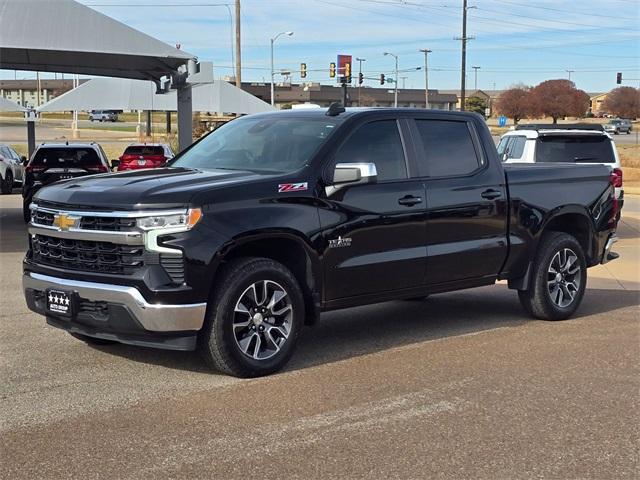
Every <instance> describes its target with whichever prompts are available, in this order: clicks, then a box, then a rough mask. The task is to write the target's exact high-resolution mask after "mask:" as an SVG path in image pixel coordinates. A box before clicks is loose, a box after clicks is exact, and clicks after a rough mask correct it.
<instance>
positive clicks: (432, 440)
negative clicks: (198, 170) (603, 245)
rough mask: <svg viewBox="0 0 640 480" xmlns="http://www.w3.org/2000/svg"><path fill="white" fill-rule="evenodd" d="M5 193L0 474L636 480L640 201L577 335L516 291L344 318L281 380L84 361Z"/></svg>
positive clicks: (86, 354) (631, 209)
mask: <svg viewBox="0 0 640 480" xmlns="http://www.w3.org/2000/svg"><path fill="white" fill-rule="evenodd" d="M20 207H21V203H20V196H19V195H9V196H2V197H0V273H1V275H0V281H1V285H2V287H1V289H0V378H1V379H2V382H1V383H0V432H1V433H0V435H1V436H2V447H1V450H0V455H1V457H0V458H1V462H0V463H1V465H2V467H1V468H2V470H0V471H1V472H2V473H1V474H0V477H2V478H12V479H14V478H29V479H31V478H62V477H65V478H66V477H77V478H156V477H163V478H166V477H171V478H225V479H226V478H246V477H247V476H253V477H258V478H266V477H273V478H338V477H339V478H431V477H438V478H483V479H485V478H486V479H507V478H508V479H513V478H533V477H535V478H593V479H609V478H638V476H639V468H640V456H639V449H638V447H639V445H640V409H639V407H640V314H639V309H638V305H639V303H640V302H639V300H640V242H639V239H640V197H632V196H628V198H627V201H626V204H625V209H624V211H623V222H622V223H621V225H620V228H619V235H620V237H621V241H620V242H619V243H618V244H617V245H616V249H615V250H616V251H618V252H619V253H620V254H621V258H620V259H619V260H617V261H615V262H612V263H610V264H608V265H605V266H598V267H596V268H594V269H591V270H590V272H589V273H590V276H589V286H588V291H587V294H586V296H585V300H584V302H583V305H582V307H581V308H580V310H579V312H578V314H577V315H576V316H575V318H573V319H572V320H569V321H564V322H555V323H554V322H543V321H535V320H531V319H530V318H528V317H527V316H526V315H525V314H524V313H523V311H522V310H521V308H520V305H519V303H518V300H517V296H516V295H515V294H514V292H512V291H509V290H508V289H507V288H506V285H503V284H499V285H496V286H494V287H486V288H480V289H474V290H470V291H465V292H456V293H450V294H443V295H436V296H433V297H431V298H430V299H428V300H427V301H425V302H389V303H385V304H380V305H373V306H368V307H361V308H355V309H349V310H344V311H340V312H332V313H329V314H325V315H323V318H322V321H321V322H320V324H319V325H318V326H316V327H315V328H313V329H308V330H306V331H305V332H304V334H303V337H302V339H301V342H300V344H299V347H298V350H297V352H296V355H295V356H294V358H293V359H292V361H291V362H290V364H289V366H288V367H287V369H286V370H285V371H284V372H283V373H281V374H278V375H274V376H271V377H267V378H261V379H255V380H238V379H235V378H230V377H225V376H222V375H218V374H216V373H212V372H209V371H207V370H206V369H205V368H203V366H202V365H201V363H200V362H199V360H198V358H197V357H196V356H195V354H191V353H184V352H165V351H157V350H151V349H142V348H134V347H129V346H124V345H116V346H106V347H99V348H96V347H89V346H87V345H85V344H84V343H82V342H80V341H78V340H76V339H74V338H72V337H71V336H69V335H68V334H66V333H64V332H62V331H59V330H56V329H54V328H52V327H49V326H46V325H45V322H44V320H43V319H42V318H41V317H38V316H37V315H34V314H31V313H30V312H29V311H28V310H27V308H26V305H25V303H24V300H23V297H22V291H21V259H22V256H23V254H24V251H25V245H26V233H25V227H24V225H23V223H22V221H21V210H20Z"/></svg>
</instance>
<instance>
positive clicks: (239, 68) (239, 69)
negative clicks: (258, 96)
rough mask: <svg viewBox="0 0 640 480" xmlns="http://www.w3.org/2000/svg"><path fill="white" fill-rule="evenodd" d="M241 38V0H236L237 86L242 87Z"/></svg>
mask: <svg viewBox="0 0 640 480" xmlns="http://www.w3.org/2000/svg"><path fill="white" fill-rule="evenodd" d="M240 38H241V36H240V0H236V87H238V88H242V60H241V59H242V53H241V40H240Z"/></svg>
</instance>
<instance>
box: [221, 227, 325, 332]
mask: <svg viewBox="0 0 640 480" xmlns="http://www.w3.org/2000/svg"><path fill="white" fill-rule="evenodd" d="M241 257H264V258H270V259H272V260H275V261H277V262H279V263H281V264H283V265H284V266H285V267H287V268H288V269H289V270H291V272H292V273H293V275H294V276H295V278H296V280H297V281H298V284H299V285H300V288H301V289H302V293H303V297H304V302H305V310H306V315H305V323H306V324H307V325H311V324H314V323H315V322H316V321H317V320H318V318H319V316H320V306H319V299H320V298H321V296H320V290H321V279H322V274H321V273H322V272H321V268H320V264H319V259H318V256H317V255H316V253H315V251H314V250H313V248H312V247H311V245H310V244H309V243H308V242H307V241H306V239H304V238H303V236H302V235H301V234H299V233H296V232H292V231H288V230H281V231H270V232H250V233H246V234H243V235H242V236H241V237H238V238H236V239H234V240H233V241H232V242H230V243H229V244H227V245H225V246H224V247H223V248H222V249H220V252H219V261H220V267H224V265H225V264H227V263H229V262H230V261H231V260H234V259H237V258H241ZM220 270H221V269H220V268H218V269H217V270H216V273H215V274H214V278H213V279H212V281H213V282H215V281H216V278H215V277H216V276H217V275H218V274H219V272H220Z"/></svg>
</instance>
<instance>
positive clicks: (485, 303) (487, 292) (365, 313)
mask: <svg viewBox="0 0 640 480" xmlns="http://www.w3.org/2000/svg"><path fill="white" fill-rule="evenodd" d="M639 296H640V293H639V292H637V291H629V290H604V289H589V290H588V291H587V295H586V296H585V299H584V301H583V304H582V306H581V308H580V310H579V311H578V313H577V314H576V315H575V317H573V319H571V320H568V321H574V322H579V321H580V320H581V319H583V318H585V317H589V316H592V315H598V314H602V313H607V312H614V311H615V310H618V309H620V308H625V307H629V306H632V305H637V304H638V302H639ZM531 321H536V320H533V319H531V318H530V317H529V316H528V315H527V314H526V313H525V312H524V311H523V310H522V308H521V306H520V304H519V302H518V298H517V295H516V294H515V292H513V291H511V290H508V289H507V288H506V286H503V285H498V286H495V287H483V288H478V289H473V290H467V291H465V292H454V293H448V294H442V295H435V296H433V297H430V298H429V299H427V300H424V301H395V302H387V303H381V304H376V305H368V306H365V307H357V308H350V309H346V310H341V311H336V312H328V313H326V314H323V315H322V318H321V320H320V322H319V323H318V325H316V326H315V327H313V328H305V329H304V331H303V332H302V335H301V338H300V341H299V343H298V347H297V349H296V352H295V354H294V355H293V357H292V359H291V361H290V363H289V364H288V365H287V367H286V368H285V371H292V370H299V369H304V368H309V367H313V366H316V365H322V364H327V363H331V362H336V361H340V360H345V359H349V358H353V357H358V356H362V355H367V354H371V353H376V352H380V351H384V350H389V349H392V348H397V347H401V346H405V345H411V344H416V343H420V342H425V341H433V340H438V339H442V338H448V337H456V336H463V335H469V334H476V333H481V332H485V331H489V330H494V329H498V328H505V327H508V328H518V327H520V326H523V325H525V324H526V323H528V322H531ZM603 321H605V320H604V319H603ZM94 348H99V349H100V350H101V351H103V352H105V353H109V354H112V355H117V356H121V357H124V358H127V359H130V360H133V361H137V362H143V363H148V364H154V365H159V366H163V367H166V368H171V369H182V370H188V371H193V372H202V373H214V372H211V371H210V370H209V369H207V368H206V367H205V366H204V364H203V362H202V361H201V360H200V358H199V357H198V355H197V354H196V353H195V352H171V351H162V350H154V349H147V348H140V347H131V346H127V345H112V346H106V347H94Z"/></svg>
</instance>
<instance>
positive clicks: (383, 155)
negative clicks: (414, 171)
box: [334, 120, 407, 181]
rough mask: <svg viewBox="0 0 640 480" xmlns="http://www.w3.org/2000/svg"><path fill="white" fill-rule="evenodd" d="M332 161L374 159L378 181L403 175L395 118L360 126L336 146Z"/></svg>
mask: <svg viewBox="0 0 640 480" xmlns="http://www.w3.org/2000/svg"><path fill="white" fill-rule="evenodd" d="M334 163H375V165H376V170H377V171H378V181H385V180H398V179H402V178H407V164H406V161H405V158H404V149H403V148H402V140H401V139H400V132H399V131H398V124H397V122H396V121H395V120H381V121H378V122H371V123H367V124H365V125H363V126H361V127H360V128H358V130H356V132H355V133H354V134H353V135H351V136H350V137H349V138H348V139H347V141H346V142H345V143H344V144H343V145H342V146H341V147H340V149H339V150H338V152H337V154H336V157H335V160H334Z"/></svg>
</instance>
